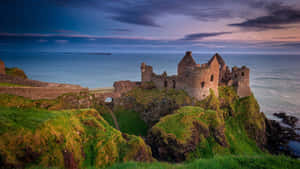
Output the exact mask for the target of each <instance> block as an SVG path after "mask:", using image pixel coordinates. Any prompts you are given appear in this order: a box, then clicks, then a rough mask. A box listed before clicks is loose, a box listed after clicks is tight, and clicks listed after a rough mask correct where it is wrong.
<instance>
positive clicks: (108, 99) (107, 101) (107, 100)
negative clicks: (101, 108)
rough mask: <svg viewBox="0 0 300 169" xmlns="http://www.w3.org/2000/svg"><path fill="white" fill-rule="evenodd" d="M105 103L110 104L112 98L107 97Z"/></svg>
mask: <svg viewBox="0 0 300 169" xmlns="http://www.w3.org/2000/svg"><path fill="white" fill-rule="evenodd" d="M104 102H105V103H112V102H113V98H112V97H107V98H106V99H105V100H104Z"/></svg>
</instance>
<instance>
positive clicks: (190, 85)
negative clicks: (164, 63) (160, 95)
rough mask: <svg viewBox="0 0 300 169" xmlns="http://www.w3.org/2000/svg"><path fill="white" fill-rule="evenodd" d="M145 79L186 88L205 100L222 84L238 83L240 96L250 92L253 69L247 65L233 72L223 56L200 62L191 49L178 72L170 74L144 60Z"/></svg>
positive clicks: (236, 84) (193, 95) (237, 89)
mask: <svg viewBox="0 0 300 169" xmlns="http://www.w3.org/2000/svg"><path fill="white" fill-rule="evenodd" d="M141 72H142V83H143V82H149V81H152V82H153V83H154V84H155V86H156V87H157V88H159V89H170V88H174V89H182V90H185V91H186V92H187V93H188V94H189V95H190V96H192V97H195V98H196V99H198V100H203V99H204V98H206V97H207V96H209V95H210V90H212V91H213V92H214V94H215V95H216V96H219V91H218V87H219V86H222V85H226V86H234V87H235V89H236V91H237V93H238V95H239V96H240V97H245V96H250V95H251V90H250V86H249V74H250V70H249V69H248V68H246V67H242V68H234V69H233V70H232V72H231V71H230V70H229V67H228V66H227V65H226V64H225V62H224V60H223V59H222V57H221V56H220V55H218V54H216V55H214V56H213V57H212V58H211V60H210V61H209V62H208V63H205V64H202V65H199V64H196V62H195V61H194V59H193V57H192V53H191V52H187V53H186V55H185V56H184V57H183V59H182V60H181V61H180V62H179V64H178V70H177V72H178V75H174V76H168V75H167V73H166V72H164V73H163V74H161V75H157V74H155V73H153V69H152V67H151V66H149V65H146V64H145V63H142V65H141Z"/></svg>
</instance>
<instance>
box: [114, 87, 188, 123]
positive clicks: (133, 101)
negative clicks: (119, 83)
mask: <svg viewBox="0 0 300 169" xmlns="http://www.w3.org/2000/svg"><path fill="white" fill-rule="evenodd" d="M193 102H194V101H193V99H192V98H191V97H189V96H188V95H187V93H185V92H184V91H179V90H172V89H171V90H159V89H144V88H142V87H138V88H135V89H133V90H131V91H129V92H128V93H124V94H123V95H122V96H121V97H120V98H117V99H115V100H114V105H115V107H116V108H118V107H122V108H123V109H128V110H134V111H136V112H140V116H141V119H143V120H144V121H145V122H146V124H147V125H148V126H152V125H154V124H155V123H156V122H158V121H159V119H160V118H161V117H163V116H165V115H167V114H171V113H173V111H174V110H176V109H178V108H180V107H181V106H185V105H191V104H193Z"/></svg>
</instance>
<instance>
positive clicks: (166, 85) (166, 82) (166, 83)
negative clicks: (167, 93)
mask: <svg viewBox="0 0 300 169" xmlns="http://www.w3.org/2000/svg"><path fill="white" fill-rule="evenodd" d="M167 87H168V81H166V80H165V88H167Z"/></svg>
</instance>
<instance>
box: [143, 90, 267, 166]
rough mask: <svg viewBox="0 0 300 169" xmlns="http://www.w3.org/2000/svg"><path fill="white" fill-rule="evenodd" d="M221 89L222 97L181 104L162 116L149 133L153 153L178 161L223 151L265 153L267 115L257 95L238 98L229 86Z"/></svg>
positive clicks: (163, 158)
mask: <svg viewBox="0 0 300 169" xmlns="http://www.w3.org/2000/svg"><path fill="white" fill-rule="evenodd" d="M220 93H221V96H220V98H219V99H218V98H217V97H215V96H212V97H209V98H208V99H207V100H205V101H202V102H201V103H196V105H200V106H201V107H198V106H187V107H181V108H180V109H178V110H176V111H175V112H174V113H173V114H170V115H167V116H165V117H163V118H161V119H160V121H159V122H158V123H156V124H155V125H154V126H153V127H152V128H151V130H150V132H149V134H148V137H147V142H148V143H149V145H151V148H152V152H153V155H154V157H156V158H158V159H160V160H164V161H177V162H178V161H184V160H188V159H194V158H208V157H214V156H216V155H224V154H226V155H230V154H231V155H232V154H234V155H238V154H249V155H251V154H264V151H265V146H266V125H265V116H264V115H263V113H260V111H259V106H258V104H257V102H256V100H255V98H254V97H253V96H249V97H245V98H242V99H238V97H237V95H236V93H235V91H234V89H228V88H221V89H220ZM230 93H231V94H230ZM229 97H230V98H229ZM220 102H221V104H220ZM230 104H232V105H230ZM220 105H222V106H221V107H220ZM204 107H206V108H205V109H203V108H204ZM231 108H232V109H231ZM212 109H214V110H212ZM230 109H231V110H230ZM228 110H230V111H231V113H229V112H228ZM170 157H171V158H170Z"/></svg>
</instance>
